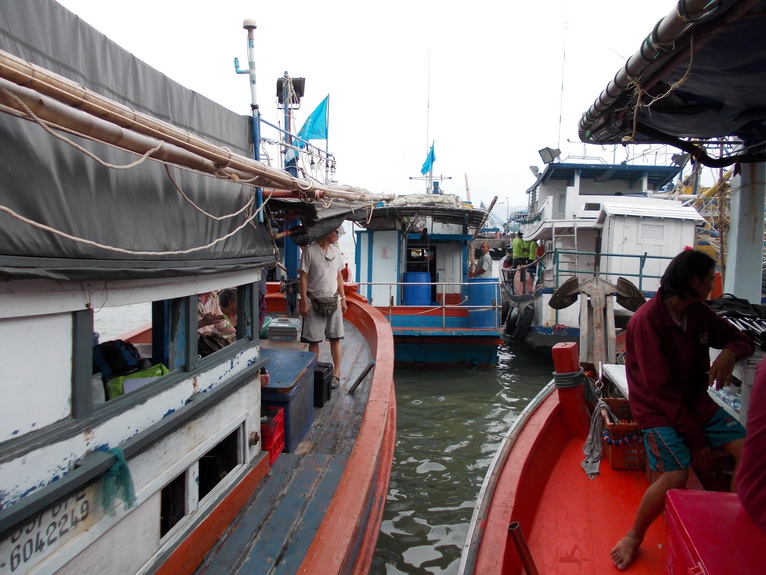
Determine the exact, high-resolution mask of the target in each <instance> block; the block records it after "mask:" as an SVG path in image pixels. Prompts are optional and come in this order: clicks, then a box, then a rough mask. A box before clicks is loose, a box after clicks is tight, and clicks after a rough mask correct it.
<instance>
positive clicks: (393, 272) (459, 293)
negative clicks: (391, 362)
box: [355, 193, 502, 365]
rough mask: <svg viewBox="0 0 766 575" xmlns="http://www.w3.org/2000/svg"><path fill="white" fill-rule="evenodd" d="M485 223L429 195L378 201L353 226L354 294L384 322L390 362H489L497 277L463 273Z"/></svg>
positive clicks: (496, 328) (456, 202) (494, 338)
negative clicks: (391, 354) (390, 333)
mask: <svg viewBox="0 0 766 575" xmlns="http://www.w3.org/2000/svg"><path fill="white" fill-rule="evenodd" d="M486 217H487V212H486V210H483V209H477V208H474V207H473V206H472V205H470V204H466V203H464V202H463V201H461V200H460V198H459V197H457V196H455V195H452V194H442V193H434V194H409V195H404V196H399V197H397V198H396V199H395V200H392V201H388V202H382V203H380V204H378V205H376V206H375V208H374V209H373V210H372V211H371V212H369V213H368V214H364V218H363V219H358V220H357V221H356V223H357V224H358V225H359V226H360V227H361V228H362V229H359V230H357V231H356V236H357V239H356V256H355V258H356V262H355V263H356V270H357V277H356V279H357V281H358V284H359V293H360V294H362V295H364V296H365V297H366V298H367V299H368V300H369V302H370V304H371V305H373V306H374V307H376V308H377V309H378V310H380V312H381V313H382V314H383V315H384V316H385V317H386V318H387V319H388V320H389V321H390V322H391V327H392V329H393V332H394V344H395V356H396V361H397V362H406V363H421V362H422V363H462V364H467V365H486V364H494V363H496V362H497V346H498V344H499V343H500V341H501V340H500V334H501V332H502V326H501V324H500V304H501V294H500V284H499V283H498V282H499V279H498V278H497V277H493V278H487V279H479V278H477V279H469V278H468V275H467V274H468V269H469V265H470V263H471V260H472V258H473V256H474V254H473V253H472V247H471V246H472V245H474V244H472V242H473V240H474V237H475V235H476V232H477V231H478V230H479V229H480V228H481V226H482V223H483V222H484V221H485V220H486Z"/></svg>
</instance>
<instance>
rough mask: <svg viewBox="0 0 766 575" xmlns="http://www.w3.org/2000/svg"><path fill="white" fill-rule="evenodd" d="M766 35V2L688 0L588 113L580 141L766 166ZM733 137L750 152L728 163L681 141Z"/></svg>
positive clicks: (726, 156) (712, 162)
mask: <svg viewBox="0 0 766 575" xmlns="http://www.w3.org/2000/svg"><path fill="white" fill-rule="evenodd" d="M764 29H766V0H739V1H737V0H714V1H712V2H711V1H710V0H682V1H681V2H679V3H678V5H677V7H675V8H674V10H673V11H672V12H671V13H670V14H668V15H667V16H665V17H664V18H662V19H661V20H660V21H659V22H658V23H657V25H656V26H655V27H654V29H653V30H652V31H651V33H650V34H648V35H647V37H646V38H645V39H644V41H643V42H642V43H641V45H640V47H639V49H638V51H637V52H636V53H635V54H634V55H633V56H631V57H630V58H629V59H628V60H627V62H626V64H625V66H624V67H623V68H621V69H620V70H619V71H618V72H617V74H615V76H614V79H613V80H612V81H611V82H610V83H609V84H608V85H607V87H606V88H605V89H604V91H602V92H601V94H600V95H599V97H598V98H597V99H596V101H595V102H594V103H593V105H592V106H591V107H590V108H589V109H588V110H587V111H586V112H585V113H584V114H583V116H582V119H581V120H580V125H579V135H580V139H581V140H582V141H583V142H586V143H591V144H621V143H622V144H625V143H668V144H671V145H674V146H677V147H679V148H681V149H683V150H684V151H687V152H690V153H691V154H692V155H693V156H694V157H695V158H697V159H698V160H699V161H701V162H702V163H703V164H706V165H709V166H717V167H721V166H727V165H731V164H733V163H735V162H737V161H740V162H756V161H764V160H765V159H766V145H764V143H763V142H766V36H765V35H764V33H763V30H764ZM636 87H638V89H636ZM639 97H640V102H639V106H638V111H637V112H635V113H634V111H635V109H636V103H637V101H638V99H639ZM728 136H732V137H734V138H737V139H739V140H740V141H741V142H742V143H743V144H744V146H745V149H744V150H739V151H732V150H731V148H729V149H727V147H726V146H722V151H721V157H718V158H713V157H710V156H708V154H707V152H706V151H705V150H704V149H703V148H702V147H701V146H700V145H698V144H694V143H691V142H688V141H683V140H681V139H682V138H693V139H695V138H699V139H709V138H720V137H728Z"/></svg>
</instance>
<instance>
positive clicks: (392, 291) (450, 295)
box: [357, 278, 503, 328]
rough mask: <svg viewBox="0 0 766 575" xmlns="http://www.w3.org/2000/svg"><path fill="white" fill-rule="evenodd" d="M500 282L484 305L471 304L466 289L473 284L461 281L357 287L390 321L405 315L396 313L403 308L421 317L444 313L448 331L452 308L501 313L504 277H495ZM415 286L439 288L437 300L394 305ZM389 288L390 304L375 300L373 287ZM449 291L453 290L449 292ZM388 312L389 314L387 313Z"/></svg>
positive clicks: (361, 285)
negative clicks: (448, 318)
mask: <svg viewBox="0 0 766 575" xmlns="http://www.w3.org/2000/svg"><path fill="white" fill-rule="evenodd" d="M492 279H495V280H496V283H494V284H491V285H492V289H493V290H494V291H493V294H492V298H491V301H490V302H482V303H471V302H470V301H469V297H468V295H466V293H465V292H466V290H467V288H468V286H469V285H471V284H470V283H469V282H460V281H455V280H449V281H439V282H357V285H358V286H359V293H360V294H362V295H365V296H366V297H367V298H368V299H369V300H370V303H371V304H372V305H373V306H374V307H376V308H377V309H379V310H380V311H382V312H383V313H387V314H388V317H389V318H390V317H391V316H392V315H402V314H395V310H398V311H401V310H402V309H405V310H407V309H410V310H412V311H411V312H408V313H411V314H412V315H417V314H423V315H426V314H430V313H431V312H435V311H436V310H439V311H440V312H441V319H442V326H441V327H442V328H446V327H448V326H447V317H448V310H450V309H462V310H465V309H468V310H469V311H470V310H476V311H479V310H489V309H492V310H493V311H495V312H497V311H498V310H500V309H501V308H502V302H503V299H502V292H501V290H502V285H501V283H500V278H492ZM412 286H428V289H429V290H431V288H432V287H433V286H436V301H433V300H431V301H430V302H429V303H427V304H426V303H415V304H408V303H407V302H406V299H405V301H404V302H401V303H398V304H396V303H394V302H395V301H396V296H397V294H401V293H403V291H404V288H405V287H412ZM376 287H378V288H380V287H383V288H388V297H387V298H386V304H384V305H380V304H379V302H376V301H374V300H373V298H372V297H371V292H372V289H373V288H376ZM458 287H459V288H460V291H459V293H458V292H456V291H455V290H456V289H457V288H458ZM448 290H449V291H448ZM457 295H459V296H460V301H458V302H455V301H452V302H449V303H448V301H447V300H449V299H453V300H454V297H455V296H457ZM386 310H387V311H386ZM499 316H500V314H499V313H495V321H494V326H493V327H494V328H499V327H500V317H499Z"/></svg>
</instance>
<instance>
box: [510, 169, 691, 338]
mask: <svg viewBox="0 0 766 575" xmlns="http://www.w3.org/2000/svg"><path fill="white" fill-rule="evenodd" d="M677 173H678V168H674V167H666V166H631V165H606V164H570V163H557V164H548V165H547V166H546V169H545V170H544V172H543V173H542V174H541V176H540V179H539V180H538V183H537V185H536V186H533V188H531V189H530V190H529V192H530V210H529V214H530V215H529V216H528V217H527V218H526V220H525V221H523V222H522V226H521V229H522V233H523V234H524V238H525V239H528V240H536V241H537V243H538V245H541V246H542V247H543V248H544V250H545V256H544V257H543V258H542V260H541V262H540V268H539V274H538V276H539V277H538V283H537V291H536V293H537V294H538V298H537V300H536V306H535V322H534V323H535V325H536V326H538V327H540V328H545V329H554V328H555V329H556V330H561V329H562V328H567V327H572V328H577V327H578V326H579V325H580V306H576V305H573V306H570V307H567V308H564V309H559V310H555V309H553V308H551V307H550V306H548V302H549V301H550V298H551V296H552V294H553V292H554V291H555V290H556V289H557V288H558V287H559V286H561V285H562V284H563V283H564V282H565V281H567V280H568V279H570V278H572V277H576V278H577V279H578V281H579V282H580V283H581V284H582V283H583V282H584V281H586V280H587V279H589V278H591V277H594V276H595V275H598V276H599V277H600V278H601V279H603V280H606V281H608V282H610V283H612V284H615V283H616V282H617V279H618V278H619V277H623V278H625V279H627V280H629V281H630V282H632V283H633V284H634V285H635V286H636V287H637V288H638V289H639V290H641V291H642V292H643V293H644V294H645V295H647V296H650V295H651V294H653V293H654V291H656V290H657V287H658V286H659V278H660V277H661V276H662V273H663V272H664V270H665V268H666V267H667V264H668V263H669V262H670V260H671V259H672V258H673V257H674V256H675V255H676V254H678V253H679V252H680V251H682V250H683V249H684V248H685V247H686V246H694V242H695V235H696V228H697V226H698V225H700V224H703V223H704V218H703V217H702V216H701V215H700V214H699V213H698V212H697V211H696V210H695V209H694V208H692V207H687V206H684V205H682V204H681V202H679V201H677V200H674V199H673V198H672V197H671V195H670V194H660V193H659V192H660V191H661V190H660V188H662V187H665V186H667V185H668V184H670V183H671V182H672V179H673V177H674V176H675V175H676V174H677ZM615 309H616V315H617V316H618V317H619V316H620V315H622V316H624V317H627V316H628V315H629V314H628V312H626V311H625V310H624V309H623V308H621V307H620V306H619V304H616V303H615ZM618 322H619V320H618Z"/></svg>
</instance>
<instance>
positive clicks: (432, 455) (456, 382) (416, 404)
mask: <svg viewBox="0 0 766 575" xmlns="http://www.w3.org/2000/svg"><path fill="white" fill-rule="evenodd" d="M552 371H553V362H552V361H551V360H550V358H549V357H545V356H543V355H540V354H538V353H535V352H533V351H531V350H529V349H528V348H526V347H524V346H523V345H520V344H516V345H512V346H511V347H510V348H509V347H505V346H503V347H501V349H500V362H499V364H498V365H497V366H495V367H493V368H487V369H483V370H482V369H470V368H451V369H449V368H442V369H434V368H419V369H397V370H396V373H395V382H396V403H397V440H396V452H395V454H394V464H393V471H392V474H391V484H390V488H389V493H388V501H387V503H386V509H385V513H384V517H383V524H382V526H381V531H380V536H379V539H378V545H377V549H376V552H375V559H374V561H373V565H372V569H371V570H370V572H371V573H372V574H375V575H379V574H394V573H407V574H415V573H416V574H421V573H429V574H430V573H439V574H441V573H456V572H457V567H458V564H459V562H460V552H461V550H462V547H463V543H464V542H465V537H466V533H467V531H468V524H469V522H470V520H471V515H472V513H473V507H474V502H475V500H476V496H477V495H478V493H479V489H480V488H481V485H482V481H483V480H484V475H485V473H486V470H487V468H488V467H489V464H490V463H491V461H492V457H493V455H494V453H495V451H496V450H497V448H498V446H499V445H500V442H501V441H502V439H503V437H504V435H505V433H506V432H507V430H508V428H509V427H510V426H511V424H512V423H513V422H514V421H515V419H516V417H517V416H518V415H519V413H521V411H522V410H523V409H524V407H526V405H527V403H528V402H529V401H530V400H531V399H532V398H533V397H534V396H535V395H536V394H537V392H538V391H540V390H541V389H542V388H543V387H544V386H545V384H547V383H548V382H549V381H550V379H551V372H552Z"/></svg>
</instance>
